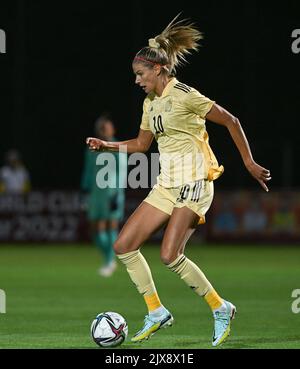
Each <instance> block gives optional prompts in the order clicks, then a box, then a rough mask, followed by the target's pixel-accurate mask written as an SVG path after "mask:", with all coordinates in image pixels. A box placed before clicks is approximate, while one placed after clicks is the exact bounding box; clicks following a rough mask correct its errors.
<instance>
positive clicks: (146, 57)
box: [134, 14, 203, 74]
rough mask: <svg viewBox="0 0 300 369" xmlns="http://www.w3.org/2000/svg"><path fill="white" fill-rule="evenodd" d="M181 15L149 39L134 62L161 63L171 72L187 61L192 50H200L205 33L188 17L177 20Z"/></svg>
mask: <svg viewBox="0 0 300 369" xmlns="http://www.w3.org/2000/svg"><path fill="white" fill-rule="evenodd" d="M179 15H180V14H178V15H177V16H176V17H175V18H174V19H173V20H172V21H171V23H170V24H168V26H167V27H166V28H165V29H164V30H163V31H162V32H161V34H159V35H157V36H156V37H154V38H151V39H149V46H147V47H144V48H143V49H142V50H140V51H139V52H138V53H137V54H136V57H135V59H134V62H144V63H148V65H149V66H151V65H152V66H153V64H160V65H162V66H163V67H164V68H165V70H166V71H167V72H168V73H169V74H173V73H174V72H175V71H176V68H177V67H178V66H181V65H183V64H185V63H186V62H187V60H186V55H188V54H191V52H190V50H195V51H196V50H198V48H199V44H198V41H199V40H201V39H202V38H203V35H202V33H201V32H199V31H198V30H197V29H196V28H195V26H194V24H193V23H191V22H189V21H188V20H187V19H183V20H180V21H177V22H176V20H177V18H178V17H179Z"/></svg>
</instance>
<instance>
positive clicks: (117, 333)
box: [91, 311, 128, 347]
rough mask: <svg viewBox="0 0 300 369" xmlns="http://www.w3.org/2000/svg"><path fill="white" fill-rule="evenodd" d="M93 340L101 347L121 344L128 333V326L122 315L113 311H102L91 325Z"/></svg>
mask: <svg viewBox="0 0 300 369" xmlns="http://www.w3.org/2000/svg"><path fill="white" fill-rule="evenodd" d="M91 334H92V337H93V340H94V341H95V342H96V343H97V345H99V346H101V347H115V346H119V345H121V344H122V343H123V342H124V341H125V339H126V337H127V335H128V326H127V323H126V320H125V319H124V318H123V317H122V315H120V314H118V313H114V312H112V311H108V312H104V313H100V314H98V315H97V316H96V318H95V319H94V320H93V322H92V325H91Z"/></svg>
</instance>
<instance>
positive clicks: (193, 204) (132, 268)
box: [86, 17, 271, 346]
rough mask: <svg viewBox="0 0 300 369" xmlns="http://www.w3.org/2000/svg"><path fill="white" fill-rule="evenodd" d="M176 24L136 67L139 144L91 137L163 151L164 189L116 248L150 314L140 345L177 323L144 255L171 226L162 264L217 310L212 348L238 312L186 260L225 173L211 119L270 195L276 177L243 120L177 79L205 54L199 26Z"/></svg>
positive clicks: (92, 142) (92, 141) (97, 143)
mask: <svg viewBox="0 0 300 369" xmlns="http://www.w3.org/2000/svg"><path fill="white" fill-rule="evenodd" d="M176 18H177V17H176ZM176 18H175V19H174V20H173V21H172V22H171V23H170V24H169V25H168V26H167V27H166V29H165V30H164V31H163V32H162V33H161V34H160V35H158V36H156V37H155V38H154V39H150V40H149V46H147V47H144V48H143V49H141V50H140V51H139V52H138V53H137V54H136V56H135V57H134V60H133V63H132V66H133V71H134V74H135V75H136V80H135V82H136V84H138V85H139V86H140V87H141V88H142V89H143V90H144V91H145V92H146V94H147V97H146V98H145V101H144V106H143V117H142V122H141V125H140V131H139V134H138V137H137V138H135V139H132V140H128V141H123V142H118V143H116V142H105V141H101V140H99V139H96V138H92V137H90V138H87V141H86V142H87V144H88V146H89V148H90V149H91V150H97V151H102V150H105V151H106V150H108V151H118V150H119V147H120V145H126V146H127V151H128V153H134V152H146V151H147V150H148V149H149V147H150V144H151V142H152V140H153V138H154V137H155V139H156V141H157V143H158V149H159V151H160V165H161V171H160V175H159V177H158V183H157V184H156V185H155V186H154V187H153V189H152V190H151V191H150V193H149V195H148V197H147V198H146V199H145V200H144V201H143V202H142V204H141V205H140V206H139V207H138V208H137V209H136V210H135V212H134V213H133V214H132V215H131V217H130V218H129V219H128V221H127V222H126V224H125V225H124V227H123V229H122V231H121V232H120V234H119V237H118V239H117V241H116V242H115V244H114V249H115V252H116V254H117V256H118V257H119V259H120V260H121V261H122V262H123V263H124V264H125V266H126V268H127V271H128V273H129V275H130V277H131V279H132V281H133V283H134V284H135V285H136V287H137V289H138V291H139V293H140V294H141V295H143V297H144V299H145V302H146V304H147V307H148V315H146V317H145V320H144V326H143V327H142V328H141V330H140V331H138V332H137V333H136V334H135V336H134V337H133V338H132V341H134V342H137V341H141V340H144V339H148V338H149V337H150V336H151V335H152V334H153V333H154V332H156V331H157V330H158V329H160V328H162V327H164V326H168V325H171V324H172V322H173V317H172V314H171V313H170V312H169V311H168V310H167V309H166V308H165V307H164V306H163V304H162V303H161V301H160V299H159V296H158V293H157V290H156V288H155V284H154V282H153V279H152V275H151V271H150V268H149V266H148V264H147V262H146V260H145V258H144V257H143V256H142V254H141V252H140V246H141V245H142V243H143V242H145V241H146V240H147V239H148V238H149V236H150V235H151V234H152V233H153V232H155V231H157V230H158V229H159V228H161V227H162V226H163V225H165V224H167V227H166V230H165V233H164V237H163V241H162V245H161V260H162V262H163V263H164V264H165V265H166V266H167V267H168V268H169V269H170V270H172V271H173V272H175V273H177V274H178V275H179V276H180V277H181V279H183V280H184V281H185V283H186V284H187V285H188V286H189V287H191V288H192V289H193V290H194V291H195V292H196V294H197V295H199V296H202V297H203V298H204V299H205V301H206V302H207V303H208V305H209V306H210V308H211V310H212V312H213V317H214V322H215V323H214V333H213V338H212V345H213V346H217V345H219V344H221V343H222V342H223V341H224V340H225V339H226V338H227V336H228V335H229V332H230V322H231V319H232V318H234V314H235V311H236V308H235V306H234V305H233V304H232V303H230V302H228V301H226V300H224V299H223V298H221V297H220V296H219V295H218V293H217V292H216V290H215V289H214V288H213V286H212V285H211V284H210V282H209V281H208V280H207V278H206V276H205V275H204V274H203V272H202V271H201V270H200V269H199V267H198V266H197V265H195V264H194V263H193V262H192V261H191V260H189V259H188V258H187V257H186V256H185V255H184V249H185V245H186V243H187V241H188V239H189V238H190V236H191V235H192V233H193V232H194V230H195V228H196V226H197V224H201V223H204V222H205V213H206V212H207V210H208V209H209V207H210V205H211V202H212V199H213V181H214V180H215V179H217V178H218V177H219V176H220V175H221V174H222V172H223V170H224V168H223V167H222V166H219V165H218V162H217V160H216V158H215V156H214V154H213V152H212V150H211V148H210V146H209V144H208V135H207V132H206V128H205V120H206V119H208V120H209V121H211V122H214V123H217V124H220V125H222V126H225V127H226V128H227V129H228V130H229V133H230V135H231V137H232V139H233V141H234V143H235V145H236V146H237V148H238V150H239V152H240V154H241V156H242V159H243V162H244V164H245V166H246V168H247V170H248V171H249V172H250V174H251V175H252V176H253V177H254V178H255V179H257V181H258V182H259V183H260V184H261V186H262V187H263V188H264V189H265V190H266V191H268V188H267V186H266V182H267V181H269V180H270V179H271V177H270V171H269V170H267V169H265V168H263V167H261V166H260V165H258V164H257V163H256V162H255V161H254V159H253V157H252V154H251V150H250V147H249V144H248V141H247V139H246V137H245V134H244V132H243V129H242V127H241V124H240V122H239V120H238V119H237V118H236V117H235V116H233V115H232V114H230V113H229V112H228V111H226V110H225V109H223V108H222V107H221V106H219V105H217V104H216V103H215V102H214V101H211V100H210V99H208V98H207V97H205V96H203V95H202V94H200V93H199V92H198V91H197V90H195V89H194V88H192V87H189V86H187V85H185V84H183V83H181V82H179V81H178V80H177V79H176V78H175V77H174V72H175V69H176V67H177V66H178V65H180V64H182V63H184V62H185V55H186V54H189V53H190V51H189V50H197V48H198V46H199V45H198V41H199V40H200V39H201V38H202V37H201V33H200V32H199V31H198V30H197V29H195V28H194V26H193V24H190V23H188V22H186V21H179V22H175V20H176Z"/></svg>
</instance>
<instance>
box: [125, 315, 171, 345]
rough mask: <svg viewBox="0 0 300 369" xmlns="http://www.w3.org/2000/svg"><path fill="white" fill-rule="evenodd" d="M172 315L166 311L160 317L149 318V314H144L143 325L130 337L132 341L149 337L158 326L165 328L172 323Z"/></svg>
mask: <svg viewBox="0 0 300 369" xmlns="http://www.w3.org/2000/svg"><path fill="white" fill-rule="evenodd" d="M173 321H174V319H173V316H172V314H170V313H169V312H168V311H167V314H166V315H164V316H163V317H162V318H161V319H154V318H151V317H150V316H149V315H146V316H145V319H144V326H143V328H142V329H141V330H140V331H138V332H137V333H136V334H135V335H134V336H133V337H132V339H131V341H132V342H139V341H143V340H147V339H149V338H150V337H151V336H152V335H153V334H154V333H155V332H156V331H158V330H159V329H160V328H165V327H168V326H171V325H172V324H173Z"/></svg>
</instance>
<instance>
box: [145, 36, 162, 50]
mask: <svg viewBox="0 0 300 369" xmlns="http://www.w3.org/2000/svg"><path fill="white" fill-rule="evenodd" d="M148 42H149V46H150V47H153V48H154V49H159V48H160V44H159V43H158V42H157V41H156V40H155V38H150V39H149V40H148Z"/></svg>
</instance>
